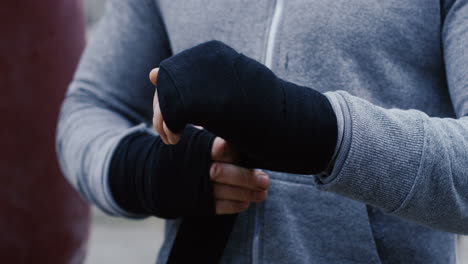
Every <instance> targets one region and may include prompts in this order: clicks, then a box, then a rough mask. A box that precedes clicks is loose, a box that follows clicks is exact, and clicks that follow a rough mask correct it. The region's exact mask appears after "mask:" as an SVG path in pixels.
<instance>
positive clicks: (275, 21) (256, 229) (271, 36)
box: [252, 0, 284, 264]
mask: <svg viewBox="0 0 468 264" xmlns="http://www.w3.org/2000/svg"><path fill="white" fill-rule="evenodd" d="M283 1H284V0H276V3H275V10H274V12H273V18H272V19H271V24H270V28H269V31H268V39H267V45H266V51H265V66H267V67H268V68H270V69H271V67H272V66H273V52H274V49H275V40H276V34H277V32H278V27H279V22H280V20H281V15H282V13H283ZM253 206H254V210H253V212H254V217H253V221H254V224H253V239H252V264H257V263H259V257H260V256H259V252H260V234H261V229H262V225H261V224H260V221H261V220H262V219H261V217H262V216H261V215H260V207H261V206H262V205H260V204H253Z"/></svg>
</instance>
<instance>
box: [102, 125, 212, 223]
mask: <svg viewBox="0 0 468 264" xmlns="http://www.w3.org/2000/svg"><path fill="white" fill-rule="evenodd" d="M214 138H215V136H214V135H213V134H211V133H210V132H208V131H206V130H200V129H197V128H194V127H193V126H188V127H187V128H186V129H185V130H184V134H183V136H182V138H181V140H180V141H179V143H178V144H176V145H166V144H164V143H163V142H162V140H161V138H160V137H159V136H156V135H152V134H149V133H147V132H136V133H133V134H131V135H129V136H127V137H125V138H124V139H123V140H122V141H121V142H120V144H119V145H118V146H117V149H116V151H115V153H114V155H113V158H112V162H111V165H110V170H109V185H110V189H111V192H112V195H113V197H114V199H115V201H116V202H117V204H118V205H119V206H121V207H122V208H123V209H125V210H126V211H128V212H132V213H134V214H141V215H153V216H158V217H163V218H176V217H185V216H207V215H208V216H211V215H214V214H215V202H214V197H213V190H212V186H211V180H210V175H209V171H210V165H211V147H212V145H213V141H214Z"/></svg>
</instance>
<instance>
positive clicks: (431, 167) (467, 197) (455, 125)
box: [318, 92, 468, 233]
mask: <svg viewBox="0 0 468 264" xmlns="http://www.w3.org/2000/svg"><path fill="white" fill-rule="evenodd" d="M327 96H328V98H330V99H331V101H332V102H333V103H332V105H333V106H334V109H336V110H337V112H339V113H337V115H338V114H341V115H343V122H344V124H343V125H344V133H343V141H342V142H343V143H342V145H341V147H340V150H339V153H338V156H337V158H336V161H335V166H334V169H333V171H332V173H331V175H330V176H328V178H322V179H318V183H319V188H321V189H323V190H327V191H332V192H336V193H338V194H342V195H345V196H347V197H350V198H352V199H355V200H359V201H362V202H365V203H367V204H371V205H373V206H376V207H379V208H382V209H383V210H385V211H386V212H389V213H393V214H395V215H398V216H401V217H403V218H406V219H410V220H413V221H416V222H418V223H421V224H424V225H427V226H431V227H433V228H437V229H441V230H445V231H451V232H457V233H467V232H468V228H467V221H466V217H467V216H468V193H467V192H466V191H465V190H466V189H468V181H466V178H467V176H468V174H467V172H468V165H467V164H468V136H467V135H468V120H466V118H460V119H451V118H446V119H440V118H431V117H428V116H427V115H426V114H424V113H423V112H420V111H416V110H399V109H383V108H381V107H378V106H376V105H373V104H371V103H369V102H367V101H365V100H362V99H359V98H357V97H354V96H351V95H349V94H348V93H345V92H331V93H328V94H327ZM324 180H325V181H326V182H324Z"/></svg>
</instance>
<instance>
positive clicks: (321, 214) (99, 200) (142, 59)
mask: <svg viewBox="0 0 468 264" xmlns="http://www.w3.org/2000/svg"><path fill="white" fill-rule="evenodd" d="M277 1H280V2H281V3H282V5H281V11H282V12H281V13H280V14H281V15H280V19H279V22H278V28H277V30H276V36H275V39H274V43H273V44H274V46H273V47H274V48H273V62H272V65H270V67H271V69H272V70H273V71H274V72H275V74H277V75H278V76H279V77H281V78H283V79H285V80H288V81H290V82H294V83H297V84H299V85H302V86H307V87H311V88H313V89H316V90H318V91H321V92H324V93H326V96H327V98H329V100H330V102H331V103H332V106H333V108H334V110H335V112H336V114H337V117H338V121H339V124H338V125H339V131H340V138H339V139H340V140H339V142H340V143H339V145H338V147H337V153H336V156H335V164H334V167H333V169H332V170H331V173H330V175H318V176H313V175H293V174H284V173H277V172H268V173H269V175H270V177H271V187H270V190H269V196H268V198H267V200H266V201H265V202H262V203H258V204H254V205H252V206H251V207H250V208H249V209H248V210H246V211H245V212H243V213H241V214H240V215H239V217H238V219H237V222H236V225H235V227H234V230H233V233H232V235H231V239H230V240H229V243H228V246H227V248H226V251H225V255H224V257H223V261H222V262H223V263H454V262H455V235H453V234H452V233H461V234H467V233H468V220H467V219H468V191H466V190H468V117H465V116H466V115H467V114H468V52H467V48H468V47H467V45H466V43H467V42H468V2H467V1H464V0H454V1H439V0H437V1H436V0H430V1H427V0H415V1H403V0H388V1H377V2H376V1H369V0H355V1H344V0H340V1H332V2H330V1H326V0H314V1H305V0H292V1H281V0H277ZM277 8H278V5H276V1H270V0H258V1H248V0H239V1H228V0H220V1H210V0H200V1H185V0H159V1H157V2H154V1H153V0H109V3H108V6H107V11H106V14H105V16H104V18H103V19H102V21H101V23H100V25H99V26H98V28H97V30H96V31H95V32H94V35H93V36H92V37H91V39H90V42H89V43H88V46H87V48H86V51H85V52H84V54H83V57H82V60H81V63H80V66H79V68H78V70H77V72H76V75H75V78H74V80H73V82H72V83H71V85H70V87H69V90H68V92H67V95H66V97H65V100H64V103H63V106H62V111H61V115H60V118H59V123H58V130H57V152H58V157H59V161H60V164H61V167H62V170H63V172H64V174H65V176H66V177H67V178H68V180H69V181H70V182H71V183H72V184H73V186H75V188H76V189H77V190H78V191H79V192H80V193H81V194H82V195H83V196H84V197H85V198H86V199H87V200H88V201H90V202H91V203H94V204H96V205H97V206H99V207H100V208H101V209H102V210H104V211H106V212H107V213H109V214H112V215H118V216H124V217H141V216H135V215H131V214H129V213H128V212H125V211H124V210H122V209H121V208H119V206H118V205H117V204H116V203H115V202H114V201H113V198H112V195H111V193H110V191H109V186H108V183H107V176H108V175H107V173H108V166H109V162H110V160H111V157H112V154H113V151H114V149H115V147H116V145H117V144H118V142H119V141H120V140H121V139H122V138H123V137H124V136H126V135H128V134H130V133H134V132H135V131H137V130H151V128H150V122H151V117H152V98H153V93H154V87H152V85H151V83H150V82H149V80H148V73H149V71H150V70H151V69H152V68H153V67H156V66H158V64H159V63H160V61H161V60H162V59H164V58H167V57H168V56H170V55H171V54H174V53H177V52H180V51H182V50H184V49H186V48H190V47H192V46H194V45H196V44H199V43H202V42H205V41H208V40H213V39H216V40H220V41H223V42H225V43H226V44H228V45H230V46H232V47H233V48H235V49H236V50H239V51H240V52H242V53H244V54H245V55H247V56H249V57H252V58H254V59H256V60H258V61H260V62H264V61H265V57H266V50H267V46H269V45H272V43H270V42H269V41H268V39H269V38H268V37H269V34H270V33H271V28H272V26H271V25H272V19H273V14H274V13H275V10H277ZM177 228H178V220H174V221H168V222H167V225H166V231H167V232H166V239H165V241H164V244H163V247H162V249H161V250H160V254H159V257H158V262H159V263H164V261H165V259H166V258H167V254H168V252H169V250H170V247H171V245H172V242H173V239H174V236H175V234H176V230H177ZM446 231H448V232H452V233H448V232H446ZM155 250H156V249H155Z"/></svg>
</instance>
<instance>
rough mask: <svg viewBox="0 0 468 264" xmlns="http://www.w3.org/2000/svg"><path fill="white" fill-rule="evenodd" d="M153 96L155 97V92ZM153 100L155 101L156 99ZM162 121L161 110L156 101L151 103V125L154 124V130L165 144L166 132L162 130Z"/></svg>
mask: <svg viewBox="0 0 468 264" xmlns="http://www.w3.org/2000/svg"><path fill="white" fill-rule="evenodd" d="M155 97H157V95H156V94H155ZM155 101H157V99H156V100H155ZM163 122H164V121H163V118H162V114H161V110H160V109H159V104H158V103H156V104H153V126H154V129H155V130H156V132H158V134H159V136H160V137H161V139H162V141H163V142H164V143H165V144H167V143H168V141H167V136H166V133H165V132H164V128H163Z"/></svg>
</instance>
